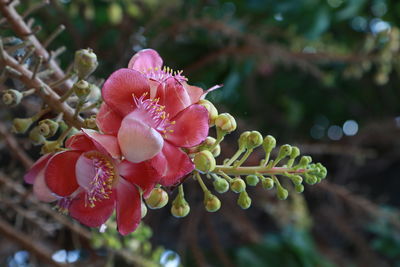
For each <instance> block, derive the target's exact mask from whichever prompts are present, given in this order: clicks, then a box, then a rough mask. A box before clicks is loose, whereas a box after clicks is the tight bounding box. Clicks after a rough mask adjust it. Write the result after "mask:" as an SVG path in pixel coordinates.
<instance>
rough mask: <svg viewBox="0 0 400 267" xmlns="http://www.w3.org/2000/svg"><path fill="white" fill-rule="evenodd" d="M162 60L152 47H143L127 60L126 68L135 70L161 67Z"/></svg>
mask: <svg viewBox="0 0 400 267" xmlns="http://www.w3.org/2000/svg"><path fill="white" fill-rule="evenodd" d="M162 64H163V60H162V58H161V57H160V55H159V54H158V53H157V51H155V50H153V49H143V50H141V51H139V52H137V53H136V54H135V55H134V56H133V57H132V58H131V60H130V61H129V64H128V68H130V69H134V70H137V71H146V70H148V69H154V68H161V66H162Z"/></svg>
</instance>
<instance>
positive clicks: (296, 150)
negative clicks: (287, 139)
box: [290, 146, 300, 159]
mask: <svg viewBox="0 0 400 267" xmlns="http://www.w3.org/2000/svg"><path fill="white" fill-rule="evenodd" d="M299 155H300V149H299V148H298V147H297V146H292V153H291V154H290V158H291V159H294V158H297V157H298V156H299Z"/></svg>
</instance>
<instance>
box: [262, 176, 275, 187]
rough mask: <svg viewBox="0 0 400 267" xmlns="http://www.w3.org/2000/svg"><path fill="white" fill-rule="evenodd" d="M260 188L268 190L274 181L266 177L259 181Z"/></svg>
mask: <svg viewBox="0 0 400 267" xmlns="http://www.w3.org/2000/svg"><path fill="white" fill-rule="evenodd" d="M261 184H262V187H263V188H264V189H266V190H270V189H272V188H273V187H274V180H272V179H271V178H269V177H267V178H265V179H263V180H262V181H261Z"/></svg>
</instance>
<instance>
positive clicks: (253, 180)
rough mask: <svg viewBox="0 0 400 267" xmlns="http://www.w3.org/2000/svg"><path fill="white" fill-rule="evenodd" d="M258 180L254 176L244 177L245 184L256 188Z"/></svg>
mask: <svg viewBox="0 0 400 267" xmlns="http://www.w3.org/2000/svg"><path fill="white" fill-rule="evenodd" d="M259 181H260V179H259V178H258V177H257V175H255V174H251V175H247V176H246V182H247V184H248V185H250V186H256V185H257V184H258V182H259Z"/></svg>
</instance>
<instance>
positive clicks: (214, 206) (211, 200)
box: [204, 192, 221, 212]
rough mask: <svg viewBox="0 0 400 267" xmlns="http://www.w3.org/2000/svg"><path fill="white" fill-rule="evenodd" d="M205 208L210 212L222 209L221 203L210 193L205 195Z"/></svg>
mask: <svg viewBox="0 0 400 267" xmlns="http://www.w3.org/2000/svg"><path fill="white" fill-rule="evenodd" d="M204 207H205V208H206V210H207V211H208V212H216V211H217V210H219V209H220V208H221V201H220V200H219V199H218V198H217V197H216V196H215V195H213V194H211V193H210V192H206V193H205V194H204Z"/></svg>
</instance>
